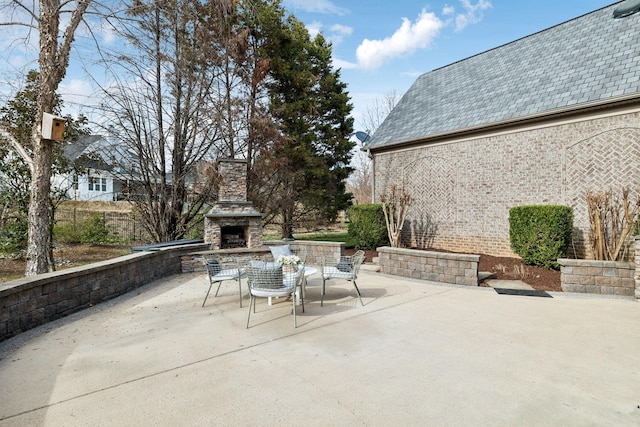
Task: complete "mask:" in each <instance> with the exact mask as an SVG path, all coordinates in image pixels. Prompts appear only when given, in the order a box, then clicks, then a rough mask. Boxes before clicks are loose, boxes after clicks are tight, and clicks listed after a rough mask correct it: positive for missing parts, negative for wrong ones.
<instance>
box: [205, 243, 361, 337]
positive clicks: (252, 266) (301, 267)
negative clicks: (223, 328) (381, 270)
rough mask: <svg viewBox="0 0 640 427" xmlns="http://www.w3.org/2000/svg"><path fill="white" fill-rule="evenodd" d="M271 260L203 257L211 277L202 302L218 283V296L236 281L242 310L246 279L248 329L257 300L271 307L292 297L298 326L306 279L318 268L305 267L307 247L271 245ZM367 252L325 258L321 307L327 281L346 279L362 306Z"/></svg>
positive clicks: (294, 322) (294, 315)
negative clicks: (361, 287)
mask: <svg viewBox="0 0 640 427" xmlns="http://www.w3.org/2000/svg"><path fill="white" fill-rule="evenodd" d="M269 249H270V257H271V258H272V259H267V257H268V256H266V257H265V258H263V259H257V260H248V261H247V260H245V261H238V260H224V261H220V260H218V259H213V258H209V257H204V258H203V262H204V264H205V265H206V268H207V274H208V277H209V289H208V290H207V294H206V295H205V297H204V301H203V302H202V307H204V306H205V304H206V303H207V299H208V298H209V294H210V293H211V289H212V288H213V286H214V285H216V284H217V288H216V292H215V294H214V296H216V297H217V296H218V293H219V291H220V287H221V285H222V282H225V281H236V282H237V283H238V293H239V296H240V307H242V298H243V295H242V279H246V285H247V288H248V290H249V295H250V301H249V313H248V316H247V328H249V321H250V319H251V312H252V311H253V313H254V314H255V313H256V300H257V298H267V299H268V301H269V305H271V304H272V300H273V298H282V297H284V298H291V301H292V305H293V324H294V327H296V328H297V327H298V322H297V318H296V306H297V305H301V307H302V312H303V313H304V297H305V293H306V289H305V287H306V284H307V278H308V277H310V276H312V275H314V274H316V273H318V269H317V268H316V267H312V266H308V265H306V259H307V253H306V250H305V248H294V247H291V245H279V246H269ZM364 258H365V254H364V251H361V250H359V251H357V252H356V253H355V254H353V255H341V256H340V257H339V258H338V259H332V258H328V257H324V258H323V260H322V265H321V267H320V271H319V272H320V274H321V276H322V290H321V298H320V306H323V305H324V295H325V287H326V282H327V281H328V280H335V279H340V280H347V281H349V282H351V283H353V286H354V288H355V290H356V294H357V296H358V299H359V300H360V304H362V305H364V303H363V302H362V296H361V294H360V290H359V289H358V285H357V284H356V279H357V278H358V272H359V271H360V265H361V264H362V262H363V261H364Z"/></svg>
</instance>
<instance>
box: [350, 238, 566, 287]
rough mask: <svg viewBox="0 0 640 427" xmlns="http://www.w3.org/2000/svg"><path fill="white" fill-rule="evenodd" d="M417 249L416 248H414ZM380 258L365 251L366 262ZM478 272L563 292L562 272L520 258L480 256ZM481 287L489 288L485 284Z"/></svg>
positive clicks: (482, 283) (351, 251) (352, 251)
mask: <svg viewBox="0 0 640 427" xmlns="http://www.w3.org/2000/svg"><path fill="white" fill-rule="evenodd" d="M413 249H416V248H413ZM429 250H430V251H438V252H446V251H442V250H439V249H429ZM355 251H356V250H355V249H347V250H346V251H345V253H346V254H347V255H351V254H353V253H354V252H355ZM377 256H378V252H377V251H365V262H372V260H373V258H374V257H377ZM478 271H482V272H488V273H492V274H493V276H492V277H491V278H492V279H500V280H521V281H523V282H524V283H526V284H528V285H529V286H531V287H532V288H533V289H535V290H538V291H553V292H562V287H561V285H560V272H559V271H555V270H547V269H546V268H542V267H535V266H532V265H525V264H523V263H522V261H521V260H520V259H518V258H509V257H496V256H492V255H486V254H480V263H479V265H478ZM480 286H487V287H488V286H489V285H487V284H486V283H484V282H481V283H480Z"/></svg>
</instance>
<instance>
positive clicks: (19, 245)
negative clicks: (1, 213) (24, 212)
mask: <svg viewBox="0 0 640 427" xmlns="http://www.w3.org/2000/svg"><path fill="white" fill-rule="evenodd" d="M28 228H29V222H28V221H27V219H26V218H16V219H14V220H11V221H8V222H7V224H6V226H5V227H4V228H2V229H0V252H1V253H4V254H12V255H15V254H19V253H21V252H24V251H26V250H27V235H28Z"/></svg>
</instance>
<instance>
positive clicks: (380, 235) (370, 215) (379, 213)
mask: <svg viewBox="0 0 640 427" xmlns="http://www.w3.org/2000/svg"><path fill="white" fill-rule="evenodd" d="M348 233H349V236H350V237H351V238H352V239H353V244H354V246H355V247H356V248H358V249H370V250H375V249H376V248H377V247H379V246H387V245H388V244H389V236H388V235H387V223H386V221H385V220H384V212H383V210H382V205H381V204H368V205H353V206H351V207H350V208H349V228H348Z"/></svg>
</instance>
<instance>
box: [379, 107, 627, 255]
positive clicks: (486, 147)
mask: <svg viewBox="0 0 640 427" xmlns="http://www.w3.org/2000/svg"><path fill="white" fill-rule="evenodd" d="M373 155H374V166H373V170H374V197H375V200H376V202H379V200H380V195H381V194H384V193H385V192H386V191H388V189H389V187H390V185H392V184H393V183H396V184H398V185H400V184H401V183H402V182H403V181H404V182H405V183H406V184H405V185H406V188H407V190H408V191H409V193H410V194H411V196H412V197H413V198H414V203H413V205H412V206H411V209H410V212H409V215H408V218H407V222H406V223H405V226H404V228H403V234H402V244H403V245H404V246H406V247H415V246H417V247H432V248H439V249H445V250H450V251H457V252H467V253H487V254H491V255H496V256H515V254H514V253H513V252H512V251H511V249H510V245H509V222H508V219H509V209H510V208H512V207H514V206H519V205H530V204H560V205H567V206H570V207H572V208H573V209H574V248H572V251H571V253H569V254H568V255H569V256H570V257H575V256H578V257H583V256H585V255H588V253H587V252H588V250H587V248H586V245H585V244H584V242H585V241H586V239H587V238H588V234H589V219H588V213H587V208H586V200H585V196H586V192H587V190H590V191H600V190H608V189H611V190H613V192H614V195H619V194H620V189H621V188H622V186H629V187H630V188H631V189H632V196H634V197H635V195H637V194H638V191H637V189H640V113H639V112H638V110H637V109H635V110H631V109H628V110H626V111H617V112H615V113H614V112H609V113H602V114H600V115H598V116H593V115H592V116H590V117H582V118H574V119H572V120H567V119H565V120H563V121H560V120H556V121H555V122H547V123H544V124H538V125H535V126H534V125H530V126H528V127H520V128H515V129H512V130H509V131H502V132H494V133H485V134H483V135H480V136H476V137H467V138H458V139H455V140H449V141H447V140H444V141H440V142H436V143H430V144H429V145H424V144H423V145H417V144H416V145H413V146H407V147H404V148H398V149H392V148H390V147H387V149H385V150H380V151H378V152H374V153H373Z"/></svg>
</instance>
